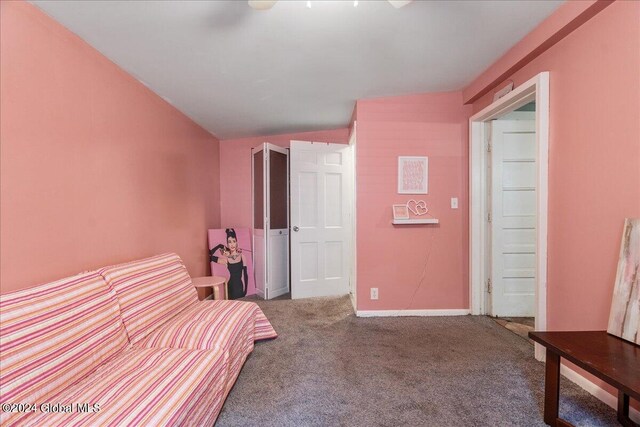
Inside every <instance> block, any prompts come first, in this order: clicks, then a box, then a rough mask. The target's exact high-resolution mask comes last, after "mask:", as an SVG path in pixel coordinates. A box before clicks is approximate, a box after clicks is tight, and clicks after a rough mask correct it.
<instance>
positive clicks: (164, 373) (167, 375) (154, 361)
mask: <svg viewBox="0 0 640 427" xmlns="http://www.w3.org/2000/svg"><path fill="white" fill-rule="evenodd" d="M226 363H227V361H226V356H225V355H224V353H222V352H215V351H210V350H204V351H192V350H182V349H130V350H127V351H126V352H124V353H122V354H120V355H118V356H117V357H116V358H114V359H112V360H111V361H109V362H108V363H106V364H104V365H103V366H101V367H100V368H98V370H97V371H96V372H95V373H94V374H92V375H90V376H89V377H87V378H85V379H84V380H82V381H80V382H79V383H77V384H74V385H72V386H70V387H69V389H68V390H66V391H65V392H64V393H61V394H59V395H58V396H54V397H53V398H52V399H51V403H53V404H59V405H60V406H61V407H69V406H68V405H71V407H70V409H71V410H72V412H71V413H62V412H58V413H48V414H47V413H36V414H27V415H24V416H22V417H21V418H20V419H19V420H17V424H19V425H21V426H22V425H24V426H44V425H47V426H54V425H55V426H66V425H73V426H120V425H122V426H129V425H140V426H178V425H180V426H183V425H184V426H187V425H188V426H212V425H213V423H214V422H215V419H216V417H217V415H218V413H219V412H220V408H221V407H222V404H223V402H224V394H225V392H226V384H225V383H226V381H227V378H226V371H227V366H226ZM78 403H82V404H88V407H89V408H93V411H91V410H90V409H89V410H86V412H82V411H80V410H79V408H78V406H77V404H78ZM96 404H97V405H99V407H98V408H96V406H95V405H96ZM96 409H97V410H96Z"/></svg>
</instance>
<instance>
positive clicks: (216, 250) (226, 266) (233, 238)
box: [208, 228, 255, 299]
mask: <svg viewBox="0 0 640 427" xmlns="http://www.w3.org/2000/svg"><path fill="white" fill-rule="evenodd" d="M208 237H209V248H210V249H209V260H210V262H211V274H212V275H214V276H221V277H225V278H226V279H227V298H228V299H238V298H242V297H244V296H246V295H253V294H255V280H254V277H253V258H252V256H251V238H250V234H249V229H248V228H239V229H233V228H227V229H211V230H209V232H208Z"/></svg>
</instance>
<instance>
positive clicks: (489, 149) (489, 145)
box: [487, 140, 491, 153]
mask: <svg viewBox="0 0 640 427" xmlns="http://www.w3.org/2000/svg"><path fill="white" fill-rule="evenodd" d="M487 153H491V141H490V140H489V141H487Z"/></svg>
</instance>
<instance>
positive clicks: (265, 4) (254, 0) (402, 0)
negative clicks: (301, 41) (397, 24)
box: [249, 0, 413, 10]
mask: <svg viewBox="0 0 640 427" xmlns="http://www.w3.org/2000/svg"><path fill="white" fill-rule="evenodd" d="M277 1H278V0H249V6H251V7H252V8H253V9H255V10H269V9H271V8H272V7H273V5H274V4H276V2H277ZM387 1H388V2H389V3H391V6H393V7H395V8H396V9H399V8H401V7H403V6H406V5H408V4H409V3H411V2H412V1H413V0H387ZM307 7H308V8H309V9H311V0H307ZM353 7H358V0H355V1H354V2H353Z"/></svg>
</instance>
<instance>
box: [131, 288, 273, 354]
mask: <svg viewBox="0 0 640 427" xmlns="http://www.w3.org/2000/svg"><path fill="white" fill-rule="evenodd" d="M240 335H242V336H245V337H246V338H247V340H248V341H249V342H251V343H253V341H259V340H263V339H269V338H275V337H277V336H278V334H277V333H276V331H275V330H274V329H273V326H271V323H270V322H269V320H268V319H267V317H266V316H265V315H264V313H263V312H262V310H261V309H260V307H258V305H257V304H256V303H253V302H247V301H228V300H213V301H212V300H205V301H201V302H199V303H197V304H194V305H191V306H190V307H189V308H188V309H187V310H185V311H183V312H182V313H180V314H178V315H177V316H176V317H174V318H173V319H171V321H170V322H167V323H165V324H164V325H162V327H160V328H158V329H157V330H155V331H154V332H153V333H151V334H150V335H148V336H147V337H146V338H145V339H144V340H142V341H140V342H139V343H138V344H137V345H139V346H140V347H145V348H151V347H169V348H191V349H211V348H219V347H224V346H225V345H229V344H228V343H229V342H230V341H231V340H232V339H234V338H235V337H237V336H240Z"/></svg>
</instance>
